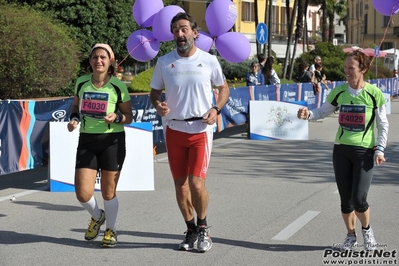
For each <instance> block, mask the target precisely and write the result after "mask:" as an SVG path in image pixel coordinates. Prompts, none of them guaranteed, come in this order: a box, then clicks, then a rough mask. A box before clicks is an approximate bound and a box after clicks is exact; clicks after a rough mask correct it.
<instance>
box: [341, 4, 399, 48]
mask: <svg viewBox="0 0 399 266" xmlns="http://www.w3.org/2000/svg"><path fill="white" fill-rule="evenodd" d="M381 1H382V0H381ZM389 20H390V17H389V16H384V15H382V14H380V13H378V12H377V11H376V9H375V8H374V6H373V3H372V0H348V24H347V42H348V43H349V44H357V45H359V46H364V47H369V48H372V47H373V46H374V45H380V44H381V47H380V48H381V50H386V49H390V48H394V47H395V45H396V46H399V42H398V41H399V14H395V15H393V16H392V21H391V23H390V26H389V27H388V28H387V25H388V22H389ZM385 30H386V34H385Z"/></svg>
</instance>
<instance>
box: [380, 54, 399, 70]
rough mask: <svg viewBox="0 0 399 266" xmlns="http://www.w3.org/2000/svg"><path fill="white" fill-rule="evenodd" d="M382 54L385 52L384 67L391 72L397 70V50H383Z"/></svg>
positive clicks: (398, 64) (398, 67) (398, 65)
mask: <svg viewBox="0 0 399 266" xmlns="http://www.w3.org/2000/svg"><path fill="white" fill-rule="evenodd" d="M383 52H387V54H386V56H385V57H384V67H386V68H388V69H389V70H391V71H393V70H394V69H396V70H398V69H399V49H394V48H392V49H388V50H383Z"/></svg>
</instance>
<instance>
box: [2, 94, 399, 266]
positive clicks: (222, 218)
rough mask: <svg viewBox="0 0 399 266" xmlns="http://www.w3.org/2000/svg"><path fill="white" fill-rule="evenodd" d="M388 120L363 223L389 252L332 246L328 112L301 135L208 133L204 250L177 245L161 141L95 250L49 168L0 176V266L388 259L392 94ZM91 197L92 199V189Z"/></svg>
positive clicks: (395, 110) (394, 127)
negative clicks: (211, 137)
mask: <svg viewBox="0 0 399 266" xmlns="http://www.w3.org/2000/svg"><path fill="white" fill-rule="evenodd" d="M388 119H389V121H390V134H389V143H388V147H387V148H386V154H385V156H386V157H387V158H388V159H387V162H386V163H385V164H383V165H382V166H379V167H376V169H375V175H374V179H373V184H372V186H371V189H370V192H369V197H368V200H369V204H370V206H371V226H372V227H373V229H374V233H375V237H376V239H377V242H378V243H379V245H380V247H379V250H384V252H388V253H385V254H386V256H385V258H376V257H375V256H376V254H366V255H365V254H363V255H360V253H358V257H357V258H354V255H353V254H352V255H347V256H346V257H343V256H344V255H345V254H340V253H339V252H336V251H332V250H331V247H332V246H334V245H337V244H341V243H342V241H343V239H344V237H345V234H346V230H345V226H344V224H343V222H342V218H341V214H340V203H339V196H338V194H337V187H336V185H335V182H334V176H333V170H332V162H331V154H332V146H333V139H334V135H335V131H336V127H337V121H336V116H331V117H328V118H326V119H324V120H321V121H318V122H310V123H309V132H310V133H309V140H308V141H254V140H248V139H247V138H246V137H245V136H243V135H245V131H246V127H245V126H239V127H235V128H231V129H226V130H225V131H224V132H222V133H218V134H216V136H215V141H214V148H213V151H212V159H211V165H210V169H209V174H208V179H207V187H208V191H209V198H210V203H209V214H208V223H209V225H210V226H211V236H212V239H213V242H214V245H213V247H212V249H211V250H210V251H208V252H206V253H198V252H195V251H193V252H182V251H178V250H177V246H178V244H179V243H180V242H181V241H182V239H183V237H184V235H183V233H184V231H185V224H184V222H183V219H182V217H181V214H180V212H179V209H178V207H177V204H176V201H175V195H174V188H173V182H172V177H171V174H170V172H169V167H168V162H167V159H166V154H165V153H164V152H160V151H162V148H159V149H157V150H158V152H159V153H158V155H157V156H156V160H154V168H155V190H154V191H148V192H143V191H142V192H118V198H119V203H120V209H119V216H118V220H117V232H118V240H119V242H118V245H117V247H115V248H114V249H103V248H100V241H101V236H100V237H99V238H97V239H96V240H95V241H93V242H86V241H84V238H83V236H84V231H85V229H86V227H87V224H88V222H89V218H90V217H89V215H88V213H86V211H85V210H83V208H82V207H81V206H80V204H79V203H78V202H77V200H76V198H75V195H74V193H53V192H49V191H48V190H47V168H41V169H37V170H31V171H24V172H20V173H16V174H10V175H6V176H0V265H2V266H3V265H4V266H14V265H32V266H36V265H38V266H39V265H40V266H46V265H49V266H50V265H51V266H52V265H299V266H300V265H303V266H309V265H331V264H332V263H333V262H332V261H334V260H335V261H337V260H342V263H343V264H341V265H348V264H349V263H352V265H379V264H378V263H383V262H384V263H386V264H388V265H395V264H397V263H398V261H397V257H396V255H395V251H397V250H398V247H399V237H398V236H399V235H398V229H397V227H398V226H397V224H398V221H399V212H398V207H397V203H398V202H399V192H398V191H399V189H398V188H399V186H398V185H399V174H398V168H397V166H398V164H399V134H398V132H399V100H398V99H394V100H393V102H392V114H390V115H389V116H388ZM12 196H15V198H16V200H15V201H11V200H10V199H11V198H12ZM96 196H97V197H98V198H99V199H100V194H99V193H96ZM99 202H100V205H101V206H102V201H99ZM357 225H358V229H357V234H358V238H359V240H360V241H359V242H360V243H362V237H361V232H360V224H359V223H358V224H357ZM102 229H104V228H102ZM356 251H359V252H360V251H361V249H360V248H358V249H356ZM333 252H335V253H333ZM323 256H324V257H323ZM364 256H367V257H366V258H365V257H364ZM377 256H378V254H377ZM360 260H364V261H360ZM366 260H367V261H366ZM371 260H374V261H371ZM395 260H396V261H395ZM361 262H362V263H363V262H364V263H366V264H361ZM336 264H338V262H336Z"/></svg>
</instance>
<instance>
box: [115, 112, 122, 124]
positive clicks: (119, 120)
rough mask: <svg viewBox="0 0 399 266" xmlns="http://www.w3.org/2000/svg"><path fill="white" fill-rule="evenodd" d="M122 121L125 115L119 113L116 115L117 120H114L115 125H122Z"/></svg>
mask: <svg viewBox="0 0 399 266" xmlns="http://www.w3.org/2000/svg"><path fill="white" fill-rule="evenodd" d="M122 119H123V114H122V113H119V112H117V113H116V118H115V120H114V123H120V122H121V121H122Z"/></svg>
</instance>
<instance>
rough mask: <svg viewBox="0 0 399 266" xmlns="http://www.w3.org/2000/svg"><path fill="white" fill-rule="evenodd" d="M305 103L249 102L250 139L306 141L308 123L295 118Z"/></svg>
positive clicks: (307, 137)
mask: <svg viewBox="0 0 399 266" xmlns="http://www.w3.org/2000/svg"><path fill="white" fill-rule="evenodd" d="M304 106H306V102H279V101H250V102H249V116H250V119H249V121H250V123H249V124H250V137H249V138H250V139H256V140H277V139H287V140H308V139H309V127H308V121H307V120H302V119H298V118H297V113H298V109H299V108H302V107H304Z"/></svg>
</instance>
